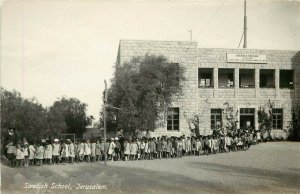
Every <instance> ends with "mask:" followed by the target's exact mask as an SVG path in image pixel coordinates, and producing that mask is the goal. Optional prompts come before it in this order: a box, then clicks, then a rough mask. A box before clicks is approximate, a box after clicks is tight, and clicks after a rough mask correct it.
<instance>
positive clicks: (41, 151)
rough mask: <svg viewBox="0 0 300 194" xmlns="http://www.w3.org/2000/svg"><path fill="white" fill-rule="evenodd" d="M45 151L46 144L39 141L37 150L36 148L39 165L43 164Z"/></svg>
mask: <svg viewBox="0 0 300 194" xmlns="http://www.w3.org/2000/svg"><path fill="white" fill-rule="evenodd" d="M44 152H45V148H44V146H43V145H42V143H39V144H38V147H37V150H36V160H37V163H36V165H37V166H42V165H43V159H44Z"/></svg>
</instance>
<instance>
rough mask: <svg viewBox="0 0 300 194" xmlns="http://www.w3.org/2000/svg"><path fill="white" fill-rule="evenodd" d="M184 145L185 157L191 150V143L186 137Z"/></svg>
mask: <svg viewBox="0 0 300 194" xmlns="http://www.w3.org/2000/svg"><path fill="white" fill-rule="evenodd" d="M185 144H186V153H187V155H191V149H192V143H191V139H190V137H187V140H186V141H185Z"/></svg>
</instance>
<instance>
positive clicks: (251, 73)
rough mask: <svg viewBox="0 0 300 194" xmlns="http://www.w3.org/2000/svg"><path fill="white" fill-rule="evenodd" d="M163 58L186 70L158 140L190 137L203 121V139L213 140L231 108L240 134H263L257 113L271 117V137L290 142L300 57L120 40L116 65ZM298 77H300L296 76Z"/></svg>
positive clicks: (280, 52)
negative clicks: (265, 110) (194, 122)
mask: <svg viewBox="0 0 300 194" xmlns="http://www.w3.org/2000/svg"><path fill="white" fill-rule="evenodd" d="M147 53H148V54H154V55H163V56H165V57H166V58H167V59H168V61H169V62H170V63H179V64H180V65H182V66H183V67H185V76H186V78H187V79H186V80H185V81H183V83H182V84H183V96H181V97H180V98H179V99H177V100H175V101H174V102H173V104H172V106H171V107H170V108H169V111H168V118H167V120H166V121H165V125H164V126H158V127H157V129H156V130H155V132H154V133H152V135H153V136H157V135H176V136H179V135H182V134H187V135H189V134H190V133H191V129H192V128H193V126H192V125H191V119H192V118H193V117H195V116H198V118H199V123H200V125H199V130H200V134H211V133H212V130H213V129H215V128H216V127H217V126H218V125H221V124H222V123H223V122H226V121H225V120H224V116H225V115H224V109H226V107H232V110H233V113H234V114H236V118H237V121H238V122H237V125H238V128H244V127H246V126H251V127H252V128H255V129H258V127H259V126H258V110H259V109H260V108H261V107H265V108H269V109H270V111H272V117H273V118H272V124H273V126H272V127H273V129H272V133H273V135H274V136H278V137H281V136H282V137H285V136H286V130H287V129H288V128H289V126H290V122H291V120H292V114H291V109H292V107H293V106H294V105H295V104H300V76H299V75H300V52H299V51H289V50H259V49H226V48H198V43H197V42H192V41H148V40H121V41H120V43H119V51H118V57H117V64H120V65H122V64H123V63H124V62H126V61H129V60H130V59H131V58H132V57H137V56H144V55H145V54H147ZM297 75H298V76H297Z"/></svg>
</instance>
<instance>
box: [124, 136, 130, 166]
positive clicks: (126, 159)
mask: <svg viewBox="0 0 300 194" xmlns="http://www.w3.org/2000/svg"><path fill="white" fill-rule="evenodd" d="M124 150H125V151H124V155H125V161H128V157H129V155H130V144H129V142H128V140H127V139H126V140H125V142H124Z"/></svg>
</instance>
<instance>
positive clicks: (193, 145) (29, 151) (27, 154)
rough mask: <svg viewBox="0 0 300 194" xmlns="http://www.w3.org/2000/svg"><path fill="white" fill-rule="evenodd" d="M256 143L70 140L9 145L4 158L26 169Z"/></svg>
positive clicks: (231, 139) (242, 137) (253, 139)
mask: <svg viewBox="0 0 300 194" xmlns="http://www.w3.org/2000/svg"><path fill="white" fill-rule="evenodd" d="M259 141H260V136H259V135H256V134H255V135H254V134H253V133H252V132H248V131H246V132H243V133H241V134H236V135H228V136H226V135H211V136H199V137H194V136H192V137H185V136H184V135H183V136H181V137H170V138H169V137H166V136H162V137H157V138H135V139H131V138H130V139H124V138H123V137H121V136H120V137H119V138H118V137H116V138H112V139H108V140H107V142H106V143H104V141H103V139H100V140H97V139H94V140H92V141H91V142H90V140H76V141H75V142H72V141H71V140H70V139H67V140H58V139H54V140H53V142H51V141H50V140H49V139H42V140H41V142H39V143H37V144H30V143H28V142H27V141H25V142H23V144H20V143H19V144H17V145H16V146H15V145H14V143H13V142H10V143H9V144H8V145H7V146H6V148H7V158H8V159H9V161H10V165H11V166H12V167H23V166H25V167H28V166H29V165H37V166H40V165H43V164H48V165H51V164H59V163H70V164H72V163H74V162H83V161H86V162H96V161H103V160H105V159H106V158H107V159H108V160H110V161H113V160H124V161H128V160H153V159H161V158H176V157H182V156H191V155H210V154H217V153H225V152H231V151H240V150H247V149H249V147H250V146H251V145H253V144H256V143H258V142H259Z"/></svg>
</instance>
